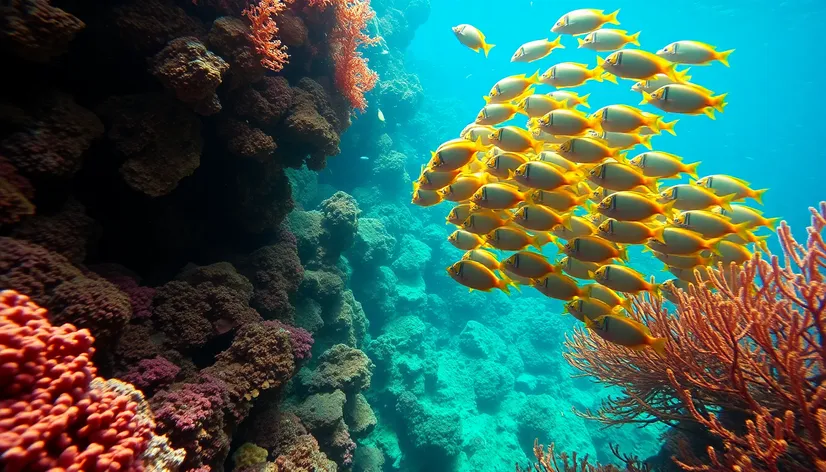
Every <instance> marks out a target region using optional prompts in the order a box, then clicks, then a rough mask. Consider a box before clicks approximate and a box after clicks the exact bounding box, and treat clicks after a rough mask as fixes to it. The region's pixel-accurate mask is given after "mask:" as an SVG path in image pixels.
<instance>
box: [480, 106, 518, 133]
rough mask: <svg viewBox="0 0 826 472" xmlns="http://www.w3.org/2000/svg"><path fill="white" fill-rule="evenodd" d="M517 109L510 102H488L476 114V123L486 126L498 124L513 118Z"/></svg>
mask: <svg viewBox="0 0 826 472" xmlns="http://www.w3.org/2000/svg"><path fill="white" fill-rule="evenodd" d="M518 111H519V108H517V107H516V106H515V105H511V104H510V103H488V104H487V105H485V106H484V107H483V108H482V109H481V110H480V111H479V114H478V115H476V123H477V124H480V125H488V126H490V125H498V124H499V123H503V122H505V121H508V120H509V119H511V118H513V116H514V115H515V114H516V113H517V112H518ZM492 132H493V131H492ZM492 132H491V133H492Z"/></svg>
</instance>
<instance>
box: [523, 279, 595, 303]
mask: <svg viewBox="0 0 826 472" xmlns="http://www.w3.org/2000/svg"><path fill="white" fill-rule="evenodd" d="M531 286H532V287H533V288H535V289H537V290H539V292H540V293H541V294H542V295H545V296H546V297H551V298H556V299H558V300H571V299H572V298H574V297H581V296H582V295H583V293H582V290H581V289H580V288H579V285H578V284H577V282H576V280H574V279H572V278H571V277H568V276H567V275H565V274H562V273H559V272H551V273H550V274H548V275H546V276H545V277H542V278H539V279H531Z"/></svg>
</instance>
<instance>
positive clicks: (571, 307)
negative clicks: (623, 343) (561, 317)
mask: <svg viewBox="0 0 826 472" xmlns="http://www.w3.org/2000/svg"><path fill="white" fill-rule="evenodd" d="M565 310H566V311H567V312H568V313H570V314H572V315H573V316H574V318H576V319H578V320H579V321H585V319H586V318H587V319H589V320H592V321H593V320H595V319H597V318H599V317H601V316H605V315H610V314H617V315H621V313H622V307H611V306H609V305H608V304H607V303H605V302H603V301H602V300H597V299H596V298H587V297H585V298H580V297H574V299H573V300H571V301H569V302H568V303H566V304H565Z"/></svg>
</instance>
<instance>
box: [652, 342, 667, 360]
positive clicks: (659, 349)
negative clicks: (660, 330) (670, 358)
mask: <svg viewBox="0 0 826 472" xmlns="http://www.w3.org/2000/svg"><path fill="white" fill-rule="evenodd" d="M651 349H654V352H656V353H657V355H659V356H661V357H665V338H654V340H653V341H651Z"/></svg>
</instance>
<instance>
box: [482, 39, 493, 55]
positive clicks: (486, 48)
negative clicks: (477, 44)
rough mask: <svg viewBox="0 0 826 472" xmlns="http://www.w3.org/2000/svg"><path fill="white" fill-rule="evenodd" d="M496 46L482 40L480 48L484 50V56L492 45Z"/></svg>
mask: <svg viewBox="0 0 826 472" xmlns="http://www.w3.org/2000/svg"><path fill="white" fill-rule="evenodd" d="M494 46H496V45H495V44H488V43H485V42H483V43H482V50H483V51H484V52H485V57H488V53H489V52H490V50H491V49H493V47H494Z"/></svg>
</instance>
